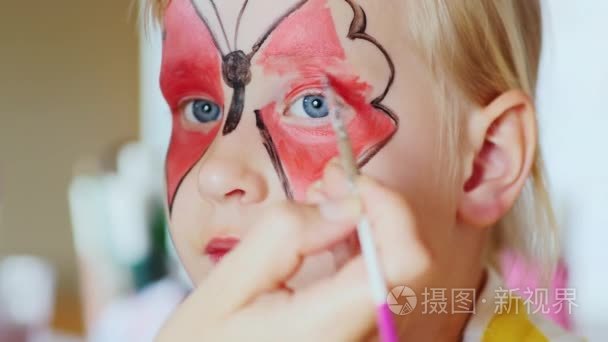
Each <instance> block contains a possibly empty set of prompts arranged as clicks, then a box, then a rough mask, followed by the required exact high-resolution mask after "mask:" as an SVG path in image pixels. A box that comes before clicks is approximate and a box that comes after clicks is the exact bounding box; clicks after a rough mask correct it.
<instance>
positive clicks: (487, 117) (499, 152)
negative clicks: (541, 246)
mask: <svg viewBox="0 0 608 342" xmlns="http://www.w3.org/2000/svg"><path fill="white" fill-rule="evenodd" d="M467 123H468V124H467V132H466V137H465V138H466V140H467V142H468V151H467V152H466V154H465V158H464V164H463V168H464V170H463V175H464V176H465V178H464V179H463V184H462V193H461V196H460V200H459V204H458V217H459V220H460V221H461V222H463V223H465V224H468V225H471V226H474V227H480V228H482V227H489V226H491V225H493V224H494V223H496V222H497V221H498V220H500V218H501V217H503V216H504V215H505V214H506V213H507V212H508V211H509V210H510V209H511V207H512V206H513V204H514V203H515V200H516V199H517V197H518V196H519V194H520V192H521V190H522V188H523V186H524V184H525V181H526V179H527V178H528V174H529V172H530V169H531V167H532V164H533V162H534V159H535V152H536V141H537V133H536V118H535V110H534V105H533V104H532V101H531V100H530V98H529V97H528V96H527V95H526V94H525V93H523V92H522V91H519V90H510V91H508V92H506V93H503V94H502V95H500V96H498V97H497V98H496V99H495V100H494V101H492V102H491V103H490V104H489V105H488V106H486V107H485V108H482V109H480V110H478V111H476V112H475V113H473V114H472V115H471V116H470V117H469V120H468V122H467Z"/></svg>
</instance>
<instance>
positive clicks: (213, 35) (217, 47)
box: [190, 0, 225, 55]
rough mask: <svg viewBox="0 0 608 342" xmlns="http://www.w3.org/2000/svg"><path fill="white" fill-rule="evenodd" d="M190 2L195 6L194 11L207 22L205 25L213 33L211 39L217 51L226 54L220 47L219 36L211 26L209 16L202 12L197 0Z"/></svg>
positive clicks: (210, 33)
mask: <svg viewBox="0 0 608 342" xmlns="http://www.w3.org/2000/svg"><path fill="white" fill-rule="evenodd" d="M190 3H192V7H194V11H195V12H196V15H197V16H198V17H199V19H200V20H201V21H202V22H203V23H204V24H205V27H207V30H208V31H209V35H211V40H212V41H213V45H214V46H215V48H216V49H217V51H219V53H220V54H222V55H224V54H225V53H224V51H223V50H222V48H221V47H220V44H219V43H218V41H217V37H216V36H215V33H214V32H213V30H212V29H211V26H209V20H207V17H205V15H204V14H203V12H201V10H200V8H199V7H198V6H197V5H196V0H190Z"/></svg>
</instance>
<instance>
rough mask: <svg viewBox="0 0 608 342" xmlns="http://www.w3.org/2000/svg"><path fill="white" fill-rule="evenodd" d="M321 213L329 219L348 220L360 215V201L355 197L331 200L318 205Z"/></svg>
mask: <svg viewBox="0 0 608 342" xmlns="http://www.w3.org/2000/svg"><path fill="white" fill-rule="evenodd" d="M319 210H320V212H321V215H322V216H323V217H324V218H325V219H326V220H329V221H349V220H355V219H357V218H359V216H361V212H362V208H361V201H360V200H359V199H358V198H356V197H346V198H343V199H339V200H331V201H327V202H324V203H321V204H320V205H319Z"/></svg>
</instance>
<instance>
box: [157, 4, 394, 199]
mask: <svg viewBox="0 0 608 342" xmlns="http://www.w3.org/2000/svg"><path fill="white" fill-rule="evenodd" d="M180 1H181V2H184V3H185V2H186V1H187V0H173V3H176V2H180ZM343 1H345V2H346V3H347V4H348V5H349V6H350V8H351V9H352V11H353V20H352V22H351V24H350V27H349V30H348V35H347V38H348V39H350V40H352V41H355V40H361V41H364V42H366V43H369V44H372V45H373V46H375V47H376V48H377V49H378V50H379V52H380V53H381V55H382V56H383V58H384V59H385V60H386V63H387V65H388V70H389V74H388V75H387V81H386V86H385V87H384V88H383V89H382V92H381V93H380V95H378V96H377V97H374V98H373V99H372V100H371V101H370V102H369V103H366V104H367V105H369V107H370V108H373V109H374V110H376V111H378V112H381V113H382V114H384V115H385V117H386V118H387V120H388V121H390V125H391V126H392V127H394V129H390V130H389V131H388V133H386V134H383V135H382V136H378V137H377V138H375V140H374V143H373V144H372V146H367V147H366V148H365V149H361V150H360V151H358V152H359V153H358V154H357V156H358V161H359V164H360V166H362V165H364V164H366V163H367V162H368V161H369V160H370V159H371V158H372V157H373V156H374V155H375V154H376V153H377V152H378V151H379V150H380V149H381V148H382V147H383V146H384V145H385V144H386V143H387V142H388V141H389V140H390V138H391V137H392V136H393V134H394V133H395V131H396V127H397V126H398V119H397V116H396V115H395V114H394V113H393V112H392V111H391V110H390V109H389V108H387V107H386V106H385V105H383V103H382V102H383V100H384V99H385V97H386V96H387V94H388V93H389V91H390V88H391V87H392V84H393V81H394V78H395V67H394V64H393V61H392V59H391V57H390V55H389V54H388V52H387V51H386V50H385V48H384V47H383V46H382V45H381V44H380V43H379V42H378V41H377V40H376V39H375V38H373V37H372V36H370V35H369V34H367V33H366V28H367V18H366V14H365V12H364V10H363V8H362V7H361V6H359V5H358V4H357V3H356V2H355V1H354V0H343ZM190 2H191V6H192V7H193V8H194V10H195V12H196V15H197V16H198V18H199V19H200V21H201V22H202V23H203V24H204V26H205V28H206V31H207V32H205V35H206V36H207V40H210V41H211V43H212V45H213V46H214V47H215V49H216V50H217V53H218V54H219V55H220V57H221V58H220V60H218V62H219V63H221V68H220V70H221V78H222V79H223V82H224V83H225V84H226V85H227V86H228V87H230V88H232V89H233V95H232V99H231V101H230V107H229V109H228V112H227V115H226V119H225V123H224V126H223V130H222V133H223V135H228V134H230V133H232V132H234V130H235V129H236V128H237V127H238V125H239V122H240V120H241V118H242V115H243V111H244V103H245V93H246V88H247V85H248V84H249V83H250V82H251V79H252V74H251V65H252V59H253V58H254V56H256V54H258V52H259V51H261V50H263V49H265V44H267V42H268V41H269V40H271V39H269V38H271V36H272V35H273V33H274V32H275V31H277V29H278V28H280V27H281V25H282V24H283V23H284V22H285V21H286V19H289V18H294V17H296V15H295V14H296V13H297V12H298V11H299V10H300V9H302V8H303V7H304V6H308V7H310V8H308V10H313V9H315V7H319V8H323V9H325V10H328V9H327V2H328V0H297V1H295V0H291V1H288V0H285V1H281V2H277V3H276V5H275V4H274V3H273V10H272V12H273V13H279V14H278V15H276V16H275V18H276V19H275V20H274V21H273V20H272V19H269V21H270V23H269V26H267V28H266V29H265V31H263V32H262V33H261V34H260V36H259V38H258V39H257V41H255V43H254V44H253V45H252V46H251V49H250V51H243V50H241V49H238V45H237V43H238V42H239V38H238V36H239V30H240V29H242V28H241V21H242V18H243V16H244V15H245V14H246V11H247V7H248V6H251V5H252V4H251V2H252V1H250V0H244V1H243V3H242V5H241V7H240V10H239V11H238V13H237V14H235V17H233V18H230V19H232V20H226V21H227V22H231V23H232V25H230V26H225V25H224V20H222V15H221V13H222V14H223V13H224V12H223V11H221V10H220V9H219V8H218V5H217V4H216V3H215V1H214V0H190ZM181 5H182V7H184V4H183V3H182V4H181ZM332 25H333V24H332ZM334 31H335V30H334ZM334 34H335V32H334ZM229 36H232V37H233V39H232V40H231V39H230V38H229ZM206 46H209V45H206ZM340 49H341V47H340ZM205 53H206V54H209V51H207V52H205ZM218 76H219V75H218ZM206 77H210V76H206ZM161 83H162V82H161ZM207 92H208V91H207ZM218 93H222V94H221V96H222V97H223V92H221V91H218ZM166 97H167V96H166ZM217 97H218V98H219V97H220V96H219V95H218V96H217ZM218 102H219V99H218ZM255 114H256V123H257V127H258V129H259V131H260V134H261V137H262V139H263V143H264V146H265V148H266V150H267V152H268V154H269V156H270V158H271V160H272V162H273V165H274V167H275V170H276V171H277V174H278V176H279V179H280V181H281V183H282V185H283V188H284V190H285V194H286V196H287V197H288V198H290V199H293V198H299V197H301V196H295V194H294V192H296V193H301V191H300V190H296V191H294V186H293V184H294V183H296V182H295V178H296V177H295V176H294V175H293V174H292V173H293V172H292V170H291V169H292V168H290V167H289V166H288V167H285V166H284V165H283V164H284V163H283V162H282V160H285V159H288V158H289V155H287V154H289V152H288V151H287V150H285V151H282V150H281V148H280V147H277V145H276V143H275V140H276V139H275V138H276V137H273V132H272V127H269V125H267V124H266V122H265V119H264V115H263V113H262V111H261V110H256V111H255ZM175 124H176V121H175V120H174V125H175ZM178 133H179V132H176V130H175V127H174V131H173V136H172V143H171V146H170V149H169V152H168V157H167V178H168V184H169V186H168V191H169V207H170V209H171V208H172V206H173V201H174V198H175V194H176V192H177V191H178V188H179V186H180V184H181V182H182V181H183V178H185V176H186V174H188V173H189V172H190V171H191V169H192V167H193V166H194V165H195V164H196V162H197V161H198V160H199V159H200V158H201V157H202V155H203V154H204V152H205V150H206V147H205V148H204V149H203V150H202V151H199V150H196V151H192V149H191V147H192V145H191V144H189V143H195V144H196V143H197V141H188V140H189V139H190V137H191V136H188V137H184V136H183V134H181V136H180V134H178ZM215 133H217V130H214V131H213V132H212V133H211V134H207V135H206V139H205V140H201V139H202V138H198V139H199V140H200V141H198V143H203V144H204V145H206V146H208V145H209V144H210V141H211V140H213V137H214V136H215ZM176 135H177V137H176ZM180 143H181V144H182V145H181V147H180V146H179V144H180ZM188 145H189V146H190V147H187V146H188ZM186 149H190V150H191V151H189V152H184V150H186ZM172 154H173V155H172ZM176 154H177V156H176ZM314 169H315V171H314V172H313V171H310V172H309V173H318V169H319V166H314ZM311 170H312V169H311ZM308 176H309V177H308V178H310V177H312V175H308ZM297 188H298V189H299V188H300V186H298V187H297Z"/></svg>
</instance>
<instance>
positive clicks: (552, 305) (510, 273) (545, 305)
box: [501, 252, 572, 330]
mask: <svg viewBox="0 0 608 342" xmlns="http://www.w3.org/2000/svg"><path fill="white" fill-rule="evenodd" d="M501 263H502V264H501V267H502V270H503V275H502V276H503V278H504V282H505V286H507V287H508V288H509V289H513V290H515V292H517V293H518V294H519V295H520V296H521V298H522V299H523V300H524V301H525V300H526V299H528V298H530V296H531V295H532V294H533V293H535V292H537V291H538V290H541V289H542V290H545V289H547V298H546V299H544V300H543V302H541V303H532V304H531V310H533V311H532V312H538V314H542V315H543V316H545V317H546V318H548V319H550V320H552V321H553V322H555V323H556V324H558V325H560V326H561V327H563V328H564V329H566V330H571V329H572V322H571V320H570V313H569V312H568V309H567V307H566V305H564V306H563V307H562V306H561V305H560V304H559V303H558V298H557V295H556V293H557V291H556V290H557V289H567V288H568V269H567V267H566V265H565V263H564V262H563V261H562V260H560V261H559V263H558V265H557V268H556V270H555V274H554V275H553V279H551V282H550V283H549V284H548V288H547V287H546V286H542V285H541V279H540V277H539V274H540V273H541V272H540V270H539V268H538V267H536V266H534V265H530V264H528V263H527V262H526V261H525V260H524V258H522V257H521V256H519V255H517V254H515V253H512V252H508V253H504V254H503V256H502V260H501ZM533 291H534V292H533ZM536 299H538V298H536ZM541 306H542V307H541Z"/></svg>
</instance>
